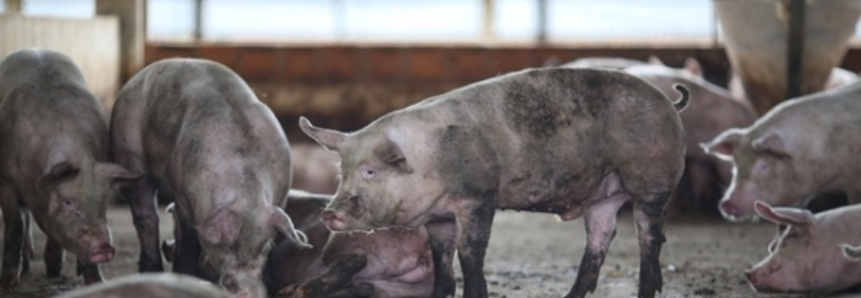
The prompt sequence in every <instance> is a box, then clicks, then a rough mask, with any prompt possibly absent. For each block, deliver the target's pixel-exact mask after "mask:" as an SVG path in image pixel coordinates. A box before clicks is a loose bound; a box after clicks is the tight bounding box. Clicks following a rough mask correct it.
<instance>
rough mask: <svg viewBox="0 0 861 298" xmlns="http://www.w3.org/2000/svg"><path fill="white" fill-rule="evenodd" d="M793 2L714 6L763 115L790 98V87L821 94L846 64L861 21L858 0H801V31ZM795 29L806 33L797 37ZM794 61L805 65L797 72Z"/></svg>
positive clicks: (732, 1) (737, 68) (732, 0)
mask: <svg viewBox="0 0 861 298" xmlns="http://www.w3.org/2000/svg"><path fill="white" fill-rule="evenodd" d="M793 1H796V0H744V1H740V0H713V1H712V3H713V5H714V8H715V12H716V13H717V16H718V19H719V20H720V24H721V28H722V29H723V32H724V41H725V47H726V50H727V54H728V55H729V59H730V63H731V64H732V68H733V72H734V73H735V74H736V75H738V76H739V78H740V79H741V82H742V85H743V86H744V91H745V93H746V94H747V97H748V99H749V100H750V101H751V103H752V104H753V106H754V107H755V108H756V110H757V112H759V113H760V114H764V113H765V112H766V111H768V110H769V109H770V108H771V107H773V106H775V105H777V104H778V103H780V102H781V101H783V100H785V99H787V97H789V96H791V95H790V94H787V87H794V88H797V89H796V90H797V92H798V94H796V95H804V94H810V93H813V92H817V91H821V90H822V88H823V86H824V85H825V82H826V80H827V79H828V76H829V74H830V73H831V70H832V69H833V68H834V67H835V66H837V65H839V64H840V62H841V61H842V60H843V56H844V55H845V54H846V48H847V43H848V41H849V38H850V37H851V36H852V35H853V34H854V33H855V25H856V23H857V22H858V17H859V15H861V1H859V0H801V2H800V3H797V4H796V5H799V6H797V7H796V8H801V9H802V10H803V12H802V13H801V16H800V17H797V18H796V21H797V22H799V23H796V24H797V25H796V24H793V23H792V17H791V16H793V15H798V12H799V10H798V9H793V7H792V5H793V3H792V2H793ZM792 12H795V14H793V13H792ZM794 26H800V28H803V30H802V31H800V34H798V35H796V36H794V37H792V36H791V34H790V33H791V32H793V31H792V30H790V28H797V27H794ZM793 39H795V40H800V42H797V43H795V44H797V45H799V47H797V48H795V49H794V51H796V52H797V54H795V53H792V52H793V48H792V46H791V45H792V44H793V42H791V41H793ZM791 53H792V54H791ZM790 58H792V59H790ZM793 59H794V61H796V62H795V63H798V62H800V64H798V66H797V67H790V62H789V61H792V60H793ZM793 68H795V69H797V71H796V70H794V69H793ZM788 77H794V78H797V82H798V85H797V86H789V85H788V84H787V81H788Z"/></svg>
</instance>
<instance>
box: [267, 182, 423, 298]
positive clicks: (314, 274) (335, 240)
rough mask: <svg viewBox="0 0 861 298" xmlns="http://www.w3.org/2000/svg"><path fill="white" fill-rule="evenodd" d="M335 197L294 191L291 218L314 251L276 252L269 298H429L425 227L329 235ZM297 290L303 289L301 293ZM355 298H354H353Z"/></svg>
mask: <svg viewBox="0 0 861 298" xmlns="http://www.w3.org/2000/svg"><path fill="white" fill-rule="evenodd" d="M330 198H331V196H329V195H321V194H312V193H308V192H304V191H299V190H291V191H290V195H289V198H288V205H289V206H290V209H288V210H287V214H288V215H290V218H292V219H293V220H295V223H296V227H297V228H298V229H300V230H302V231H304V232H305V234H306V235H308V241H309V242H310V243H311V245H313V246H314V249H302V248H301V247H298V246H297V245H295V244H293V243H289V242H283V243H281V244H279V245H278V246H276V247H275V248H273V249H272V252H271V253H270V255H269V259H270V261H269V263H268V264H267V271H268V275H267V278H269V280H270V282H269V283H268V285H269V288H270V293H272V292H274V291H277V290H280V289H284V288H285V287H287V289H286V290H285V291H283V292H282V294H283V295H285V296H288V297H290V295H289V294H291V293H292V294H295V295H294V297H308V298H311V297H333V296H339V295H340V294H339V293H350V294H351V295H353V296H356V297H428V296H430V295H431V292H432V291H433V275H434V273H433V264H432V261H431V259H432V256H431V249H430V243H429V242H428V238H427V232H426V231H425V229H424V227H418V228H416V229H404V228H390V229H385V230H377V231H374V232H373V233H370V234H368V233H364V232H330V231H329V230H328V229H327V228H326V225H325V224H323V222H322V221H321V220H320V213H321V212H322V211H323V209H324V208H325V207H326V205H327V204H328V203H329V201H330ZM298 285H301V286H299V287H297V286H298ZM351 297H352V296H351Z"/></svg>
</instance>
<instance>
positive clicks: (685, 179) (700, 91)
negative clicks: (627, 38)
mask: <svg viewBox="0 0 861 298" xmlns="http://www.w3.org/2000/svg"><path fill="white" fill-rule="evenodd" d="M696 63H697V62H696V60H692V59H688V62H686V64H687V65H688V66H687V68H685V69H675V68H670V67H666V66H663V65H641V66H633V67H629V68H626V69H625V72H627V73H630V74H633V75H636V76H638V77H640V78H642V79H644V80H646V81H647V82H649V83H652V84H653V85H655V86H656V87H658V89H660V90H661V91H662V92H664V94H665V95H667V96H671V95H673V94H674V89H673V86H674V85H675V84H683V85H684V86H687V87H688V88H689V89H690V92H691V97H692V98H695V99H696V102H695V103H693V104H691V105H690V106H688V108H687V109H686V110H685V112H684V113H681V114H680V115H679V116H680V117H681V120H682V125H683V126H684V128H685V172H684V175H683V176H682V180H681V181H682V183H680V184H679V188H678V189H677V191H676V193H675V196H676V197H680V199H681V200H678V199H674V202H673V203H671V204H672V205H675V206H677V207H678V209H679V210H678V211H687V210H691V209H700V208H703V209H706V210H716V209H717V202H718V201H719V200H720V197H721V195H722V189H723V188H725V187H726V186H728V185H729V184H730V181H731V180H732V165H731V164H730V163H727V162H724V161H722V160H720V159H718V158H716V157H714V156H710V155H707V154H706V153H705V152H704V151H703V150H701V149H700V148H699V145H700V144H701V143H703V142H708V141H710V140H712V139H714V138H715V137H716V136H718V135H719V134H720V133H721V132H723V131H726V130H728V129H731V128H744V127H748V126H749V125H751V124H753V122H754V121H756V111H754V109H753V107H752V106H750V105H749V104H748V105H746V104H743V103H741V102H738V101H735V100H733V99H732V97H731V96H730V95H729V93H728V92H727V91H726V90H724V89H723V88H720V87H718V86H715V85H713V84H711V83H709V82H707V81H705V80H704V79H702V76H701V75H699V74H698V73H696V72H695V69H696V67H694V66H691V65H694V64H696ZM696 65H698V64H696ZM689 205H693V206H689ZM705 206H708V208H704V207H705Z"/></svg>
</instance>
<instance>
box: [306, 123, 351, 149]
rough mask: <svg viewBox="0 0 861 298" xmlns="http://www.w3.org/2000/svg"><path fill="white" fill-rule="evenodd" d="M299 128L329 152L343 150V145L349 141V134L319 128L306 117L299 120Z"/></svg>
mask: <svg viewBox="0 0 861 298" xmlns="http://www.w3.org/2000/svg"><path fill="white" fill-rule="evenodd" d="M299 128H301V129H302V132H304V133H305V134H306V135H308V136H309V137H311V138H312V139H314V141H317V143H318V144H320V145H322V146H323V147H325V148H326V149H329V150H334V151H338V149H340V148H341V143H343V142H344V140H346V139H347V134H345V133H343V132H340V131H337V130H334V129H325V128H319V127H316V126H314V125H311V121H308V118H305V117H300V118H299Z"/></svg>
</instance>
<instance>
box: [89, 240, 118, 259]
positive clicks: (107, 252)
mask: <svg viewBox="0 0 861 298" xmlns="http://www.w3.org/2000/svg"><path fill="white" fill-rule="evenodd" d="M116 254H117V250H116V249H114V247H113V246H111V245H110V244H108V243H105V244H103V245H102V246H101V247H99V248H97V249H95V250H94V251H91V252H90V263H93V264H101V263H107V262H110V261H111V260H113V259H114V256H116Z"/></svg>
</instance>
